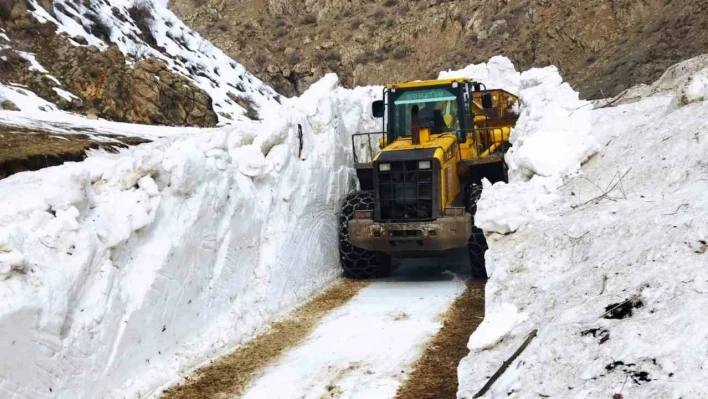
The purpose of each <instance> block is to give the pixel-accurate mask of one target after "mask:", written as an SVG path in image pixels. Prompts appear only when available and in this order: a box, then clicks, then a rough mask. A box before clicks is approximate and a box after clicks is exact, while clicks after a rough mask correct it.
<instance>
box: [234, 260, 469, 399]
mask: <svg viewBox="0 0 708 399" xmlns="http://www.w3.org/2000/svg"><path fill="white" fill-rule="evenodd" d="M423 267H425V268H426V269H428V270H427V274H428V275H432V276H435V275H436V272H437V271H438V270H437V269H433V272H431V271H430V265H425V266H423ZM417 271H418V270H416V269H415V268H410V267H408V268H404V269H402V270H401V271H399V274H398V276H397V277H398V279H399V280H398V281H397V279H393V280H391V281H383V282H375V283H373V284H371V285H370V286H368V287H366V288H364V289H363V290H362V291H361V292H359V294H357V295H356V296H355V297H354V298H352V299H351V300H350V301H349V302H348V303H347V304H346V305H344V306H343V307H341V308H339V309H337V310H336V311H334V312H332V313H331V314H330V315H328V316H327V317H325V318H324V319H323V320H322V321H321V322H320V323H319V325H318V327H317V328H316V329H315V330H314V331H313V332H312V334H310V336H309V337H308V338H307V340H306V341H305V342H304V343H303V344H301V345H299V346H298V347H296V348H294V349H291V350H290V351H288V352H286V353H285V354H283V355H282V356H281V357H280V358H279V359H278V360H277V361H276V362H275V364H273V365H271V366H270V367H268V368H267V369H266V370H265V371H264V373H263V376H261V377H260V378H259V379H258V380H257V381H256V382H255V383H254V384H253V386H251V387H250V389H249V390H248V391H247V392H246V393H245V394H244V395H243V398H244V399H262V398H283V399H284V398H308V399H310V398H312V399H319V398H324V397H337V398H342V399H344V398H352V399H353V398H361V399H390V398H393V397H394V396H395V395H396V391H397V390H398V388H399V386H400V385H401V383H402V382H403V381H404V380H405V379H406V378H408V374H409V373H410V370H411V367H412V365H413V364H414V363H415V361H416V360H417V359H418V358H419V357H420V356H421V355H422V353H423V350H424V348H425V346H426V344H427V342H428V341H429V340H430V338H432V337H433V336H434V335H435V333H437V331H438V330H439V329H440V327H441V325H442V323H441V320H440V318H441V316H442V314H443V313H444V312H445V310H446V309H447V308H448V307H449V306H450V304H452V302H453V301H454V300H455V298H456V297H457V296H459V295H460V294H461V293H462V292H463V291H464V290H465V285H464V283H463V282H462V280H460V279H459V278H457V277H456V276H448V277H449V278H448V279H437V281H436V280H430V281H425V280H423V281H420V280H419V281H415V280H412V279H411V275H412V274H415V273H416V272H417ZM400 279H402V280H403V281H401V280H400ZM405 280H407V281H405Z"/></svg>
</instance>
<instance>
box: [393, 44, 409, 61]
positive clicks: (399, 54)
mask: <svg viewBox="0 0 708 399" xmlns="http://www.w3.org/2000/svg"><path fill="white" fill-rule="evenodd" d="M408 54H410V50H409V49H408V47H406V46H398V47H396V48H395V49H393V52H392V53H391V55H393V58H394V59H397V60H400V59H402V58H406V57H408Z"/></svg>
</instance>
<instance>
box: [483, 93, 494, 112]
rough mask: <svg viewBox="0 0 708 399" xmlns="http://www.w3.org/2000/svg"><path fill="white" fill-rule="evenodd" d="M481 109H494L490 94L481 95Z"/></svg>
mask: <svg viewBox="0 0 708 399" xmlns="http://www.w3.org/2000/svg"><path fill="white" fill-rule="evenodd" d="M482 108H494V104H493V103H492V94H491V93H484V94H482Z"/></svg>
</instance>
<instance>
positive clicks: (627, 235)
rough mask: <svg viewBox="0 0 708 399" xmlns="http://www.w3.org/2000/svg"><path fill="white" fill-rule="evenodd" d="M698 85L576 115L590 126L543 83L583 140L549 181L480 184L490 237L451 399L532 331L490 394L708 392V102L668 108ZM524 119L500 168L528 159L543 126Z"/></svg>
mask: <svg viewBox="0 0 708 399" xmlns="http://www.w3.org/2000/svg"><path fill="white" fill-rule="evenodd" d="M528 73H529V74H530V73H531V72H528ZM533 73H534V74H535V73H538V72H533ZM692 73H695V72H692ZM699 74H700V72H699ZM694 76H695V75H694ZM522 80H523V79H522ZM556 81H557V79H556ZM683 81H684V82H686V80H683ZM696 81H699V82H702V81H701V80H700V76H699V79H698V80H697V79H696V78H692V79H689V80H688V83H687V84H677V85H675V86H674V87H673V89H674V91H675V93H677V94H674V93H673V92H671V91H667V92H662V93H663V94H661V95H659V96H655V97H648V98H643V99H641V101H638V102H635V103H633V104H626V105H621V106H618V107H614V108H604V109H595V110H592V111H591V110H589V107H584V108H581V109H588V111H587V113H588V114H587V115H586V117H584V118H583V120H584V121H587V123H585V122H583V121H582V120H581V121H580V122H579V121H578V119H576V118H578V117H577V116H575V114H573V116H571V115H570V113H571V112H570V109H572V108H573V107H575V105H576V104H578V103H577V102H576V101H575V96H573V95H572V93H570V92H569V91H568V89H567V88H563V87H562V86H558V85H556V84H555V83H554V84H553V85H549V86H547V89H543V87H544V86H545V85H546V84H545V83H544V84H542V85H540V87H541V88H542V89H541V90H543V91H545V92H546V95H543V96H542V97H545V98H558V99H561V101H563V102H566V103H567V104H568V105H569V107H565V113H564V115H565V116H566V117H564V118H563V119H561V120H560V121H558V123H559V124H560V125H561V126H563V125H564V123H565V122H567V123H569V125H567V126H565V127H567V128H570V129H574V130H573V131H574V132H576V133H582V134H579V135H577V137H578V138H582V139H581V140H577V141H576V144H580V145H578V146H575V145H574V146H570V147H565V148H566V149H568V150H571V149H577V151H564V152H563V154H565V156H566V157H567V159H565V160H563V159H561V161H563V162H558V163H555V162H554V164H555V165H564V167H561V168H553V170H552V173H548V176H539V175H538V174H543V172H544V170H545V169H544V168H536V167H535V166H543V165H544V164H535V163H528V162H527V163H524V162H520V163H516V165H517V166H519V165H535V166H534V167H531V168H528V167H523V168H521V169H517V171H521V170H525V171H532V172H533V173H534V175H533V176H532V177H531V179H530V180H529V181H526V182H524V180H526V179H528V175H527V173H525V172H522V173H521V174H518V173H517V174H515V176H514V179H515V180H514V181H512V182H511V183H510V184H508V185H505V184H495V185H494V186H492V187H489V186H487V187H486V188H485V190H484V193H483V195H482V200H481V201H480V204H479V208H478V209H479V210H478V218H477V220H476V223H477V224H478V225H480V222H482V223H481V227H482V228H483V229H485V230H486V231H487V241H488V243H489V250H488V251H487V254H486V261H487V268H488V272H489V273H490V280H489V282H488V283H487V287H486V301H487V304H486V316H485V320H484V322H483V323H482V325H481V326H480V327H479V329H478V330H477V331H476V332H475V333H474V334H473V335H472V337H471V338H470V341H469V348H470V354H469V355H468V356H467V357H466V358H465V359H463V361H462V362H461V364H460V366H459V368H458V377H459V381H460V386H459V391H458V398H460V399H462V398H472V397H473V395H475V394H476V393H477V392H478V391H479V389H480V388H482V386H483V385H484V384H485V383H486V382H487V380H488V379H489V377H491V376H492V374H493V373H494V372H496V371H497V369H498V368H499V367H500V366H501V365H502V363H503V362H504V361H505V360H507V359H508V358H510V357H511V355H512V353H513V352H514V351H516V350H517V349H518V348H519V347H520V345H521V344H522V342H523V341H524V339H525V338H526V337H527V336H528V335H529V334H530V333H531V331H532V330H538V335H537V337H536V338H535V339H534V340H533V341H532V342H531V344H530V345H529V346H528V347H527V349H526V350H525V351H524V352H523V354H522V355H521V356H520V357H519V359H518V360H516V361H515V362H514V363H513V364H512V365H511V367H509V368H508V369H507V370H506V372H505V373H504V374H503V375H502V376H501V378H500V379H499V380H498V381H496V383H495V384H494V385H493V386H492V388H491V390H490V391H489V392H488V393H487V394H486V395H485V396H484V397H485V398H497V397H498V398H501V397H505V398H506V397H523V398H527V397H539V396H544V397H546V396H547V397H569V396H572V397H576V398H601V397H606V398H609V397H612V395H613V394H615V393H621V394H622V395H623V396H624V397H642V398H648V397H652V398H654V397H657V398H658V397H662V398H679V397H682V398H701V397H705V386H706V384H707V383H708V381H706V375H708V374H707V373H706V368H708V362H707V361H706V357H705V353H703V351H702V349H698V348H705V347H706V344H708V342H707V341H708V335H707V334H706V333H705V330H706V326H705V321H704V320H702V319H701V318H700V314H701V312H702V309H705V307H706V306H707V305H708V299H707V298H708V297H706V295H705V294H706V292H708V288H707V287H708V274H707V271H706V270H708V269H706V266H708V259H707V258H706V256H707V255H706V251H707V248H708V247H707V245H706V242H707V240H708V238H706V235H707V234H708V230H707V229H706V225H705V223H704V222H703V221H704V220H706V218H707V217H708V206H706V198H705V195H704V193H705V192H706V189H708V184H707V183H706V182H707V181H708V168H707V167H706V162H705V154H706V152H707V151H708V144H707V143H708V136H706V131H705V126H706V124H705V120H706V118H708V104H706V103H705V102H701V101H700V99H699V98H698V97H699V96H696V98H695V99H694V102H689V103H688V104H687V105H685V106H683V107H681V108H678V109H676V108H675V107H674V106H672V104H673V102H674V99H673V97H674V95H681V94H679V93H682V92H683V93H685V92H686V87H689V88H692V87H693V86H696V87H697V86H698V84H694V83H691V82H696ZM692 85H693V86H692ZM522 86H523V84H522ZM698 89H699V88H696V90H692V89H691V90H689V91H690V92H692V93H698V94H700V90H698ZM701 90H702V89H701ZM554 93H557V94H554ZM524 95H525V93H524V91H523V89H522V91H521V96H522V97H524ZM574 103H575V104H574ZM532 111H533V110H528V109H527V110H526V111H524V113H523V115H524V116H526V117H529V116H531V115H530V114H532V113H533V112H532ZM585 118H587V119H585ZM571 121H573V122H572V123H571ZM529 122H530V119H529V118H524V117H522V119H520V120H519V125H518V127H517V129H516V130H515V132H514V134H515V135H516V136H517V138H518V136H519V135H520V133H521V132H524V131H525V132H526V134H528V135H529V139H526V140H524V142H521V143H519V142H518V141H517V143H518V144H515V148H514V151H513V152H510V154H509V156H508V157H507V160H511V161H515V160H520V161H522V160H523V159H524V158H528V157H521V156H520V155H521V154H524V153H525V151H530V152H531V153H535V150H534V151H531V150H532V149H533V146H532V147H531V148H529V147H527V145H528V144H529V140H530V138H531V137H536V136H540V137H541V138H542V137H543V135H544V134H545V133H544V130H539V129H541V127H544V129H545V127H547V125H545V124H539V125H536V124H534V123H529ZM544 125H545V126H544ZM585 133H589V137H588V135H587V134H585ZM596 143H601V146H597V144H596ZM599 147H601V148H602V150H601V152H600V153H599V154H597V155H595V156H594V157H592V158H590V159H589V160H587V163H586V164H585V165H584V166H583V167H582V168H581V169H580V171H575V172H574V171H573V169H576V168H577V167H579V166H580V164H581V163H582V162H583V160H584V159H586V158H587V157H588V155H591V154H592V153H593V152H594V151H596V150H597V148H599ZM547 148H554V147H552V146H548V147H547ZM548 155H549V156H551V157H553V156H554V154H548ZM550 179H554V180H555V182H554V181H551V180H550ZM544 183H551V184H550V185H546V184H544ZM502 200H506V201H512V200H513V201H517V202H522V203H524V204H527V203H530V204H529V205H514V206H515V207H516V208H514V207H512V209H508V206H507V205H508V204H509V203H510V202H501V201H502ZM517 208H518V209H517ZM515 215H516V216H515ZM518 215H520V216H519V217H517V216H518ZM511 232H513V234H508V233H511ZM498 233H505V234H504V235H502V234H498ZM658 343H661V344H660V345H659V344H658Z"/></svg>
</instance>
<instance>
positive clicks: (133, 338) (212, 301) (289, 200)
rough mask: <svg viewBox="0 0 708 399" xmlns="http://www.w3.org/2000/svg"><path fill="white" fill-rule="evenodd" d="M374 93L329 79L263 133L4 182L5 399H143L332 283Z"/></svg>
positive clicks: (0, 313) (261, 127)
mask: <svg viewBox="0 0 708 399" xmlns="http://www.w3.org/2000/svg"><path fill="white" fill-rule="evenodd" d="M377 95H380V88H361V89H356V90H344V89H341V88H338V87H337V77H336V76H334V75H328V76H326V77H325V78H323V79H322V80H321V81H320V82H318V83H317V84H315V85H314V86H313V87H312V88H310V90H309V91H308V92H306V93H304V94H303V96H302V97H300V98H299V99H290V100H286V101H284V104H285V105H284V106H283V107H282V108H281V109H274V111H277V112H279V113H278V114H274V115H272V118H270V119H269V122H268V121H266V122H263V123H255V122H253V123H249V122H241V123H238V124H236V125H234V126H233V127H229V128H224V129H222V130H221V131H216V132H214V131H213V130H210V131H209V132H207V133H204V134H199V135H182V136H179V137H173V138H170V139H163V140H161V141H158V142H154V143H151V144H147V145H143V146H140V147H137V148H134V149H131V150H128V151H125V152H123V153H121V154H118V155H111V154H104V153H94V154H92V156H90V157H89V158H88V159H87V160H86V161H85V162H82V163H67V164H65V165H63V166H59V167H53V168H47V169H43V170H40V171H37V172H31V173H19V174H16V175H13V176H11V177H9V178H7V179H4V180H0V280H2V281H0V337H2V339H0V353H2V356H0V397H50V396H51V397H59V398H95V397H143V396H146V395H148V394H150V393H154V392H155V390H156V389H157V388H159V385H161V384H164V383H166V382H170V381H175V380H176V379H177V378H178V376H179V372H182V371H185V370H188V369H190V368H192V367H195V366H197V365H199V364H200V363H202V362H204V361H206V360H208V359H210V358H213V357H215V356H217V355H220V354H222V353H225V352H228V351H230V350H232V349H233V348H234V346H236V345H237V344H239V343H240V342H243V341H244V340H245V339H247V338H249V337H251V336H253V335H254V334H255V333H257V332H259V331H262V329H263V328H264V326H266V325H267V324H268V323H269V322H272V321H273V320H274V319H276V318H277V317H278V316H280V315H283V314H285V313H286V312H287V311H289V310H291V309H292V308H293V307H295V306H296V305H298V304H299V303H301V302H302V301H304V300H306V299H307V298H309V297H311V296H312V295H313V293H315V292H317V291H319V290H321V289H323V288H324V287H325V286H327V285H328V284H330V283H331V282H333V281H334V280H335V279H336V278H337V277H338V276H339V274H340V270H339V259H338V252H337V251H338V244H337V220H336V210H337V205H338V203H339V200H340V199H341V198H342V197H343V195H345V194H346V193H347V191H348V190H350V189H351V188H353V184H354V182H355V179H354V177H355V174H354V171H353V169H352V168H351V165H352V164H353V161H352V156H351V150H350V148H351V147H350V146H351V144H350V135H351V133H353V132H357V131H361V130H364V131H368V130H376V127H377V126H376V122H375V120H374V119H373V118H372V117H371V116H370V114H369V112H370V111H369V107H370V103H371V98H372V97H374V96H377ZM298 124H299V125H300V126H301V127H302V133H303V137H302V139H303V150H302V154H301V155H300V157H299V158H298V152H299V146H300V143H299V138H298Z"/></svg>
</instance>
